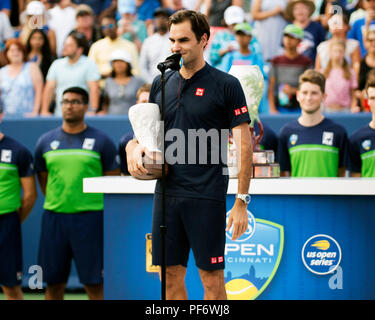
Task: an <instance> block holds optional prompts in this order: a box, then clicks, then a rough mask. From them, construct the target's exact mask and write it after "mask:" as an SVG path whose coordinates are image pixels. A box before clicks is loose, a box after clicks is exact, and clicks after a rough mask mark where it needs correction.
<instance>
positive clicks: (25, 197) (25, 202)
mask: <svg viewBox="0 0 375 320" xmlns="http://www.w3.org/2000/svg"><path fill="white" fill-rule="evenodd" d="M20 181H21V188H22V191H23V194H22V199H21V207H20V208H19V210H18V214H19V215H20V219H21V223H22V222H24V221H25V220H26V218H27V216H28V215H29V213H30V212H31V210H32V208H33V206H34V204H35V201H36V198H37V197H38V194H37V192H36V184H35V177H34V175H32V176H29V177H22V178H20Z"/></svg>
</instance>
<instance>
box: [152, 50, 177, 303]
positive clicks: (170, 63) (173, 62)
mask: <svg viewBox="0 0 375 320" xmlns="http://www.w3.org/2000/svg"><path fill="white" fill-rule="evenodd" d="M180 59H181V54H180V53H175V54H172V55H171V56H169V57H168V58H167V59H166V61H165V62H164V63H159V64H158V66H157V68H158V69H159V71H160V72H161V78H160V79H161V121H162V124H163V145H162V148H163V156H162V169H161V170H162V171H161V187H162V194H161V197H162V198H161V199H162V200H161V202H162V204H161V205H162V221H161V225H160V235H161V251H162V252H161V258H162V262H161V299H162V300H166V288H167V286H166V282H167V281H166V276H167V272H166V271H167V263H166V256H167V254H166V252H167V248H166V237H167V226H166V213H165V201H166V199H165V189H166V177H165V162H166V160H165V82H166V81H165V71H166V70H167V69H169V68H170V69H172V70H179V69H180V68H181V66H180V63H179V62H180Z"/></svg>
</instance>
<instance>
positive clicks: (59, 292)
mask: <svg viewBox="0 0 375 320" xmlns="http://www.w3.org/2000/svg"><path fill="white" fill-rule="evenodd" d="M65 286H66V283H56V284H48V285H47V288H46V300H64V292H65Z"/></svg>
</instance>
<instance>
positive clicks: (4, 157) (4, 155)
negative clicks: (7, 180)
mask: <svg viewBox="0 0 375 320" xmlns="http://www.w3.org/2000/svg"><path fill="white" fill-rule="evenodd" d="M1 161H2V162H7V163H11V161H12V150H6V149H3V150H2V151H1Z"/></svg>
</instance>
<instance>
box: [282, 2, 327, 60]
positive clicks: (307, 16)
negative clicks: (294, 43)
mask: <svg viewBox="0 0 375 320" xmlns="http://www.w3.org/2000/svg"><path fill="white" fill-rule="evenodd" d="M314 10H315V5H314V2H313V1H311V0H291V1H289V2H288V5H287V7H286V10H285V16H286V18H287V19H288V20H289V21H293V24H295V25H296V26H298V27H300V28H302V29H303V31H304V33H303V34H304V36H303V40H302V41H301V43H300V44H299V46H298V52H299V53H300V54H302V55H304V56H307V57H309V58H310V59H311V60H312V61H315V57H316V48H317V46H318V45H319V44H320V43H321V42H322V41H324V40H325V30H324V29H323V27H322V26H321V24H320V23H318V22H315V21H312V20H311V15H312V14H313V13H314Z"/></svg>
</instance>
